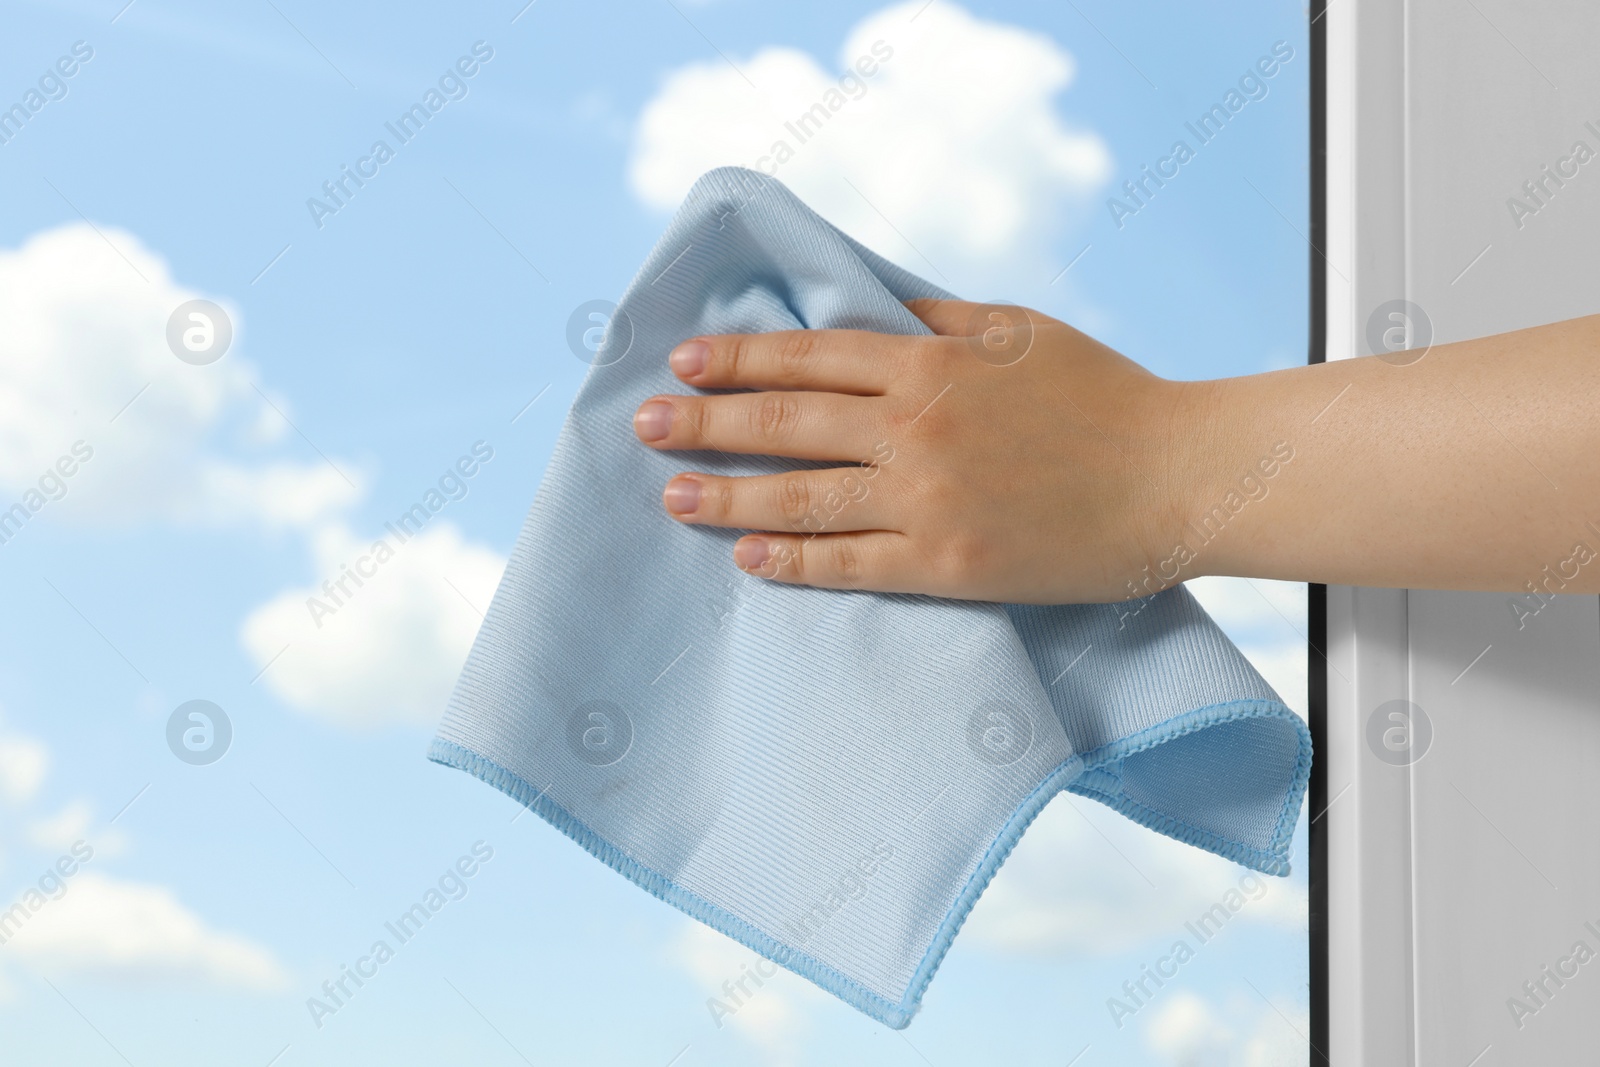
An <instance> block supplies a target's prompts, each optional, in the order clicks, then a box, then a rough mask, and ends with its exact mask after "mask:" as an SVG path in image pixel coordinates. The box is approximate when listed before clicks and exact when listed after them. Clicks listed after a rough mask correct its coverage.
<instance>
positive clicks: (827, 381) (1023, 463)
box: [634, 300, 1194, 604]
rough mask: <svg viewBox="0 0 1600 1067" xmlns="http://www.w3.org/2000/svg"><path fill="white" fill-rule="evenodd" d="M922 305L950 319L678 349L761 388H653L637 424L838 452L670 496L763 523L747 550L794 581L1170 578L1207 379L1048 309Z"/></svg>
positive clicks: (728, 441) (1033, 590)
mask: <svg viewBox="0 0 1600 1067" xmlns="http://www.w3.org/2000/svg"><path fill="white" fill-rule="evenodd" d="M908 307H909V308H910V309H911V311H912V312H913V313H915V314H916V315H917V316H918V317H919V318H921V319H922V320H923V321H924V322H925V323H927V324H928V326H929V327H930V328H931V329H932V330H933V331H934V336H931V337H906V336H899V335H891V334H879V333H869V332H864V331H856V330H795V331H786V332H778V333H766V334H738V335H726V336H718V337H701V338H695V339H691V340H688V341H685V342H683V343H682V344H680V345H679V346H678V347H677V348H676V349H674V350H673V352H672V354H671V357H670V358H671V364H672V368H673V371H674V372H675V373H676V374H677V375H678V377H679V378H681V379H682V380H683V381H684V382H686V383H687V384H689V385H694V386H700V387H704V388H712V389H728V388H741V389H754V390H759V391H758V392H752V393H737V394H726V395H716V396H656V397H652V398H651V399H649V400H647V401H646V402H645V403H644V404H642V405H641V406H640V408H639V410H638V412H637V414H636V415H635V416H634V429H635V432H636V433H637V434H638V436H639V439H640V440H641V441H644V442H645V443H647V444H648V445H650V446H651V447H652V448H658V449H690V450H696V449H708V448H715V449H718V450H720V451H723V452H740V453H757V454H763V455H776V456H789V457H793V458H796V459H808V460H836V461H838V464H839V465H838V467H837V468H833V469H824V470H799V471H793V472H789V473H784V474H774V475H766V476H760V477H744V478H729V477H719V476H715V475H710V474H701V473H684V474H679V475H677V476H675V477H674V478H673V479H672V480H671V481H669V482H668V483H667V485H666V488H665V491H664V493H663V494H662V500H663V503H664V504H665V506H666V509H667V512H668V513H669V514H670V515H672V516H673V517H674V518H676V519H678V520H679V521H681V522H689V523H703V524H706V525H711V526H726V527H733V528H738V529H748V530H755V531H763V532H759V533H753V534H751V535H750V536H747V537H744V538H741V539H740V540H739V541H738V542H737V543H736V544H735V546H734V551H733V555H734V560H735V562H736V563H737V564H738V565H739V566H740V567H741V568H743V569H744V570H746V571H747V572H749V573H751V574H756V575H760V576H762V577H766V578H772V579H775V580H777V581H782V582H794V583H802V584H807V585H814V586H822V587H826V588H837V589H847V588H854V589H871V590H880V591H887V592H905V593H929V594H934V595H937V596H945V597H958V598H963V599H971V600H991V601H1003V602H1012V603H1041V604H1043V603H1069V602H1082V601H1114V600H1121V599H1125V598H1127V597H1129V596H1131V595H1146V594H1148V593H1152V592H1156V591H1158V590H1159V589H1160V588H1162V587H1164V584H1170V583H1157V584H1154V585H1152V584H1150V582H1149V580H1148V578H1149V575H1150V573H1151V572H1150V571H1149V570H1147V568H1150V567H1154V566H1157V565H1159V563H1160V562H1161V561H1162V560H1163V559H1166V558H1167V557H1168V556H1169V555H1170V551H1171V546H1172V545H1173V543H1174V539H1175V537H1176V536H1177V530H1178V528H1179V527H1180V526H1181V525H1182V524H1183V523H1184V522H1185V521H1186V519H1187V518H1188V515H1187V513H1186V511H1185V506H1184V503H1183V501H1182V494H1180V493H1178V492H1175V489H1176V488H1177V487H1178V486H1180V485H1181V484H1182V483H1183V480H1184V478H1185V477H1186V472H1185V471H1183V470H1180V469H1178V467H1177V464H1176V463H1175V458H1176V457H1177V456H1178V455H1179V454H1180V452H1183V451H1190V450H1192V445H1193V440H1192V438H1193V432H1194V431H1193V430H1191V429H1190V428H1189V427H1188V426H1187V425H1186V417H1187V415H1186V413H1187V411H1188V410H1189V408H1190V406H1191V396H1192V394H1193V389H1192V388H1191V387H1190V386H1188V385H1187V384H1185V383H1178V382H1170V381H1166V380H1164V379H1161V378H1158V377H1156V376H1155V375H1153V374H1150V373H1149V372H1148V371H1146V370H1144V369H1143V368H1141V367H1139V366H1138V365H1137V364H1135V363H1133V362H1132V361H1130V360H1128V359H1126V358H1124V357H1123V356H1121V355H1118V354H1117V353H1116V352H1114V351H1112V350H1111V349H1109V348H1107V347H1106V346H1105V345H1102V344H1100V343H1099V342H1097V341H1095V340H1093V339H1092V338H1090V337H1087V336H1085V335H1084V334H1082V333H1079V332H1078V331H1077V330H1075V329H1073V328H1072V327H1071V326H1068V325H1066V324H1065V323H1063V322H1058V321H1057V320H1055V319H1052V318H1049V317H1047V316H1044V315H1041V314H1038V313H1037V312H1031V311H1027V310H1026V309H1023V308H1018V307H1012V306H1007V305H980V304H969V303H965V302H962V301H937V300H923V301H914V302H912V303H911V304H909V305H908ZM1183 577H1185V578H1188V577H1193V574H1192V573H1185V574H1184V575H1183Z"/></svg>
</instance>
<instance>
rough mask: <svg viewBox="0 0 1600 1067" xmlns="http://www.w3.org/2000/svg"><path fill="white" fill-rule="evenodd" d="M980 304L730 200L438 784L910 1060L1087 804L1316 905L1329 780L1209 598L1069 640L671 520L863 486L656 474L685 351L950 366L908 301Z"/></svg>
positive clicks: (560, 495)
mask: <svg viewBox="0 0 1600 1067" xmlns="http://www.w3.org/2000/svg"><path fill="white" fill-rule="evenodd" d="M948 295H949V294H947V293H945V292H943V291H942V290H940V289H939V288H937V287H936V286H933V285H930V284H928V283H927V282H925V281H923V280H922V279H920V278H918V277H916V276H914V275H912V274H909V273H907V272H906V271H904V270H901V269H900V268H898V267H896V266H894V265H893V264H890V263H889V262H887V261H886V260H884V259H882V258H880V257H879V256H877V255H875V254H874V253H872V252H870V251H868V250H867V249H865V248H863V247H862V246H861V245H859V244H857V243H856V242H854V241H852V240H851V239H850V238H848V237H846V236H844V235H843V234H841V233H840V232H839V231H838V230H836V229H835V228H834V227H832V226H831V225H829V224H828V223H827V222H825V221H824V220H822V219H821V218H819V217H818V216H817V215H816V214H814V213H813V212H812V211H811V210H810V209H808V208H807V207H806V206H805V205H804V204H802V203H801V202H800V201H799V200H798V199H796V198H795V196H794V195H793V194H792V193H790V192H789V191H788V189H786V188H784V187H783V185H782V184H780V183H778V182H777V181H775V180H773V179H769V178H766V177H764V176H762V175H759V174H756V173H754V172H751V171H746V170H740V169H735V168H726V169H719V170H715V171H712V172H710V173H709V174H707V175H705V176H704V177H703V178H701V179H700V181H699V182H698V183H696V185H695V187H694V189H693V190H692V191H691V192H690V194H689V196H688V198H687V200H686V201H685V202H684V204H683V207H682V208H681V209H680V210H679V212H678V214H677V216H676V217H675V218H674V219H673V220H672V222H671V224H670V225H669V226H668V227H667V231H666V234H665V235H664V236H663V237H662V238H661V241H660V243H658V244H657V245H656V247H655V250H654V251H653V252H652V253H651V254H650V258H649V259H648V260H647V261H646V262H645V265H644V268H643V269H642V270H641V271H640V272H639V275H638V276H637V277H636V278H635V279H634V282H633V284H632V285H631V286H629V288H628V291H627V293H626V294H625V295H624V296H623V298H622V301H621V303H620V304H619V305H618V308H617V311H616V314H615V317H614V318H613V320H612V322H611V324H610V326H609V328H608V329H607V332H606V338H605V342H604V343H603V344H602V346H601V347H600V350H599V352H598V354H597V357H596V359H595V361H594V363H595V365H594V366H593V367H592V369H591V370H590V371H589V375H588V378H587V379H586V380H585V382H584V384H583V388H582V390H581V391H580V392H579V394H578V397H577V400H576V401H575V403H574V404H573V406H572V410H571V412H570V413H569V415H568V416H567V420H566V424H565V426H564V427H563V428H562V431H561V435H560V438H559V439H558V441H557V442H556V446H555V453H554V455H553V457H552V459H551V461H550V466H549V468H548V469H547V470H546V472H545V476H544V481H543V483H542V484H541V485H540V487H539V491H538V494H537V496H536V498H535V499H534V502H533V507H532V510H531V511H530V512H529V514H528V518H527V521H526V523H525V524H524V526H523V528H522V533H521V536H520V537H519V538H518V540H517V544H516V547H515V549H514V550H513V552H512V554H511V559H510V562H509V564H508V565H507V567H506V572H505V577H504V578H503V579H502V581H501V583H500V588H499V590H498V591H497V592H496V593H495V597H494V602H493V603H492V604H491V605H490V608H489V613H488V616H487V618H486V619H485V621H484V624H483V627H482V629H481V630H480V632H479V633H478V637H477V641H476V643H475V644H474V645H473V648H472V652H471V655H470V656H469V657H468V659H467V663H466V667H465V669H464V670H463V671H462V674H461V679H460V682H459V683H458V684H457V687H456V690H455V693H454V695H453V697H452V698H451V701H450V705H449V709H448V711H447V712H446V714H445V717H444V721H443V723H442V724H441V726H440V727H439V733H438V737H437V738H436V739H435V740H434V741H433V743H432V745H431V747H430V748H429V751H428V755H429V757H430V758H431V759H434V760H436V761H438V762H440V763H445V764H449V765H451V766H454V767H459V768H461V769H463V770H466V771H468V772H469V773H471V774H474V775H477V776H478V777H479V778H481V779H483V780H484V781H486V782H488V783H490V784H491V785H494V786H495V787H497V788H499V789H501V790H503V791H505V792H506V793H508V794H510V795H511V796H512V797H514V798H516V799H517V800H518V801H520V802H522V803H523V804H526V805H528V806H530V807H532V808H533V810H534V811H536V812H538V813H539V815H541V816H543V817H544V818H545V819H546V820H548V821H549V822H550V823H551V824H553V825H554V826H555V827H556V828H557V829H559V830H561V831H562V832H563V833H565V834H567V835H568V836H570V837H571V838H572V839H573V840H575V841H577V842H578V844H580V845H582V846H583V847H584V848H586V849H588V850H589V851H590V852H591V853H593V854H594V855H596V856H598V857H599V858H600V859H602V860H604V861H605V862H606V863H607V864H609V865H611V866H612V867H613V868H615V869H616V870H618V871H620V872H621V873H623V874H625V875H627V876H628V877H629V878H631V879H632V880H633V881H635V882H637V883H638V884H639V885H641V886H643V887H644V888H646V889H648V890H649V891H650V892H652V893H654V894H655V895H656V896H658V897H661V898H662V899H663V900H666V901H667V902H668V903H671V904H673V905H674V906H676V907H678V908H681V909H682V910H683V911H685V912H687V913H689V914H690V915H692V916H694V917H695V918H697V919H699V920H700V921H702V922H705V923H707V924H709V925H710V926H712V927H715V928H716V929H718V930H720V931H722V932H723V933H725V934H727V935H728V936H730V937H732V938H735V939H736V940H738V941H741V942H743V943H744V944H745V945H748V946H749V947H750V948H752V949H754V950H755V951H756V952H758V953H760V954H761V955H763V956H766V957H768V958H770V959H772V960H774V961H776V962H777V963H779V964H781V965H783V966H784V967H787V968H789V969H791V970H793V971H796V972H798V973H799V974H802V975H804V976H806V977H807V978H809V979H811V980H812V981H814V982H816V983H817V984H818V985H820V986H821V987H822V988H824V989H827V990H828V991H830V992H832V993H834V994H836V995H837V996H839V997H840V998H842V999H843V1000H845V1001H847V1002H848V1003H850V1004H852V1005H854V1006H855V1007H857V1008H859V1009H861V1010H862V1011H864V1012H866V1013H867V1014H869V1015H871V1016H872V1017H873V1018H875V1019H878V1020H880V1021H882V1022H884V1023H887V1024H888V1025H890V1026H893V1027H896V1028H903V1027H905V1026H906V1025H907V1024H908V1023H909V1022H910V1021H911V1017H912V1016H913V1015H914V1014H915V1013H916V1011H917V1008H918V1005H919V1003H920V1001H921V999H922V995H923V992H924V990H925V989H926V988H927V985H928V982H929V980H930V979H931V978H932V977H933V973H934V971H935V970H937V969H938V966H939V962H940V960H941V959H942V958H943V956H944V953H945V951H946V949H948V948H949V946H950V942H951V939H952V938H953V937H954V936H955V933H956V931H957V930H958V929H959V928H960V926H961V923H962V921H963V920H964V919H965V918H966V915H967V913H968V911H969V910H970V909H971V907H972V905H973V903H974V902H975V901H976V900H977V898H978V896H979V894H980V893H982V892H983V889H984V887H985V886H986V885H987V884H988V882H989V879H990V878H991V877H993V875H994V873H995V871H996V870H997V869H998V868H999V866H1000V864H1001V863H1002V862H1003V861H1004V860H1005V857H1006V855H1007V854H1008V853H1009V852H1010V851H1011V848H1012V846H1013V845H1014V844H1015V843H1016V841H1017V838H1018V837H1019V836H1020V835H1021V834H1022V832H1023V830H1024V829H1025V828H1026V827H1027V826H1028V824H1029V822H1031V821H1032V819H1033V818H1034V816H1035V815H1036V814H1038V812H1039V810H1040V809H1041V808H1042V807H1043V806H1044V805H1045V803H1046V802H1047V801H1049V800H1050V798H1051V797H1052V796H1053V795H1055V794H1056V793H1057V792H1059V791H1060V790H1062V789H1070V790H1071V791H1073V792H1075V793H1078V794H1080V795H1083V796H1087V797H1092V798H1094V799H1096V800H1099V801H1101V802H1102V803H1104V804H1107V805H1109V806H1110V807H1112V808H1115V809H1116V810H1117V811H1120V812H1122V813H1123V814H1124V815H1126V816H1128V817H1129V818H1131V819H1135V820H1137V821H1138V822H1141V823H1143V824H1144V825H1146V826H1148V827H1150V828H1152V829H1154V830H1157V831H1160V832H1161V833H1164V834H1169V835H1171V836H1172V837H1175V838H1177V839H1179V840H1181V841H1186V842H1188V843H1190V844H1192V845H1196V846H1198V847H1200V848H1204V849H1209V850H1210V851H1212V852H1216V853H1219V854H1221V855H1223V856H1227V857H1229V858H1231V859H1233V860H1236V861H1237V862H1239V863H1241V864H1244V865H1246V866H1248V867H1251V868H1254V869H1255V870H1259V871H1264V872H1268V873H1271V874H1285V873H1287V872H1288V860H1287V856H1288V850H1289V838H1290V834H1291V833H1292V831H1293V829H1294V825H1295V820H1296V818H1297V816H1298V813H1299V808H1300V802H1301V797H1302V795H1303V794H1304V791H1305V785H1306V779H1307V775H1308V773H1309V771H1310V766H1311V739H1310V735H1309V733H1308V732H1307V730H1306V727H1305V725H1304V724H1303V723H1302V722H1301V720H1300V719H1299V718H1298V717H1297V716H1296V715H1294V714H1293V713H1292V712H1291V711H1289V709H1288V708H1286V707H1285V706H1284V705H1283V704H1282V702H1281V701H1279V699H1278V698H1277V695H1276V694H1275V693H1274V692H1273V691H1272V689H1271V688H1270V687H1269V686H1268V685H1267V684H1266V682H1265V681H1263V680H1262V679H1261V677H1260V675H1258V674H1257V673H1256V672H1255V670H1253V669H1252V668H1251V666H1250V665H1249V663H1248V662H1246V660H1245V659H1244V657H1243V656H1242V655H1241V654H1240V653H1239V651H1238V650H1237V649H1236V648H1235V647H1234V646H1233V645H1232V643H1231V642H1229V640H1228V639H1227V638H1226V637H1225V636H1224V635H1223V634H1222V632H1221V631H1220V630H1219V629H1218V628H1217V626H1216V625H1215V623H1213V622H1212V621H1211V619H1210V617H1209V616H1207V615H1206V613H1205V612H1204V611H1203V610H1202V609H1201V608H1200V607H1199V605H1198V604H1197V603H1196V602H1195V601H1194V599H1193V597H1191V596H1190V594H1189V592H1188V591H1187V590H1185V589H1184V588H1182V587H1181V586H1179V587H1175V588H1173V589H1170V590H1168V591H1166V592H1163V593H1158V594H1156V595H1155V596H1153V597H1150V598H1147V599H1145V600H1143V601H1133V602H1129V603H1124V604H1120V605H1105V604H1096V605H1075V606H1064V607H1036V606H1015V605H1001V604H987V603H975V602H964V601H955V600H943V599H937V598H932V597H923V596H904V595H886V594H878V593H864V592H835V591H827V590H819V589H810V588H805V587H801V586H791V585H782V584H778V583H773V582H767V581H763V580H762V579H759V578H752V577H746V576H744V575H743V574H742V573H741V572H739V571H738V570H736V569H735V568H734V566H733V564H732V562H731V549H732V545H733V542H734V541H735V540H736V539H737V538H738V537H739V536H740V531H735V530H720V529H714V528H710V527H705V526H688V525H682V524H679V523H678V522H675V521H673V520H672V519H670V518H668V517H667V515H666V514H665V513H664V512H663V510H662V507H661V489H662V486H663V485H664V484H665V483H666V481H667V479H668V478H670V477H671V476H672V475H673V474H675V473H677V472H679V471H682V470H687V469H698V470H703V471H708V472H713V473H722V474H731V475H747V474H762V473H770V472H775V471H781V470H785V469H792V468H795V467H799V466H818V467H827V466H836V465H837V464H830V463H816V464H802V463H798V462H796V461H792V460H784V459H778V458H772V457H752V456H739V455H730V454H723V453H718V452H694V453H682V452H679V453H669V452H657V451H654V450H652V449H649V448H646V447H645V446H643V445H641V444H640V443H639V442H638V440H637V439H636V438H635V437H634V433H633V429H632V421H631V420H632V416H633V412H634V410H635V408H637V406H638V405H639V404H640V403H641V402H642V401H643V400H644V399H645V398H646V397H647V396H649V395H651V394H653V393H674V392H676V393H683V392H688V391H690V387H688V386H685V385H683V384H682V383H681V382H679V381H678V380H677V379H676V378H675V377H674V376H673V375H672V373H671V372H670V370H669V369H668V366H667V360H666V356H667V353H668V351H669V350H670V349H671V348H672V347H673V346H674V345H676V344H677V343H678V342H680V341H682V340H684V339H685V338H688V337H692V336H695V335H697V334H715V333H745V332H761V331H768V330H787V329H796V328H800V327H807V328H829V327H850V328H855V329H868V330H878V331H882V332H887V333H900V334H918V333H926V332H927V330H926V328H925V327H924V326H923V325H922V323H921V322H919V321H918V320H917V319H916V318H915V317H914V316H912V315H911V314H910V313H909V312H908V311H907V310H906V309H905V308H904V307H903V306H902V305H901V301H903V300H908V299H911V298H913V297H921V296H934V297H947V296H948ZM562 358H565V357H564V356H563V357H562ZM1064 462H1066V460H1064ZM719 995H720V991H719Z"/></svg>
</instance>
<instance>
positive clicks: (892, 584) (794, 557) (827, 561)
mask: <svg viewBox="0 0 1600 1067" xmlns="http://www.w3.org/2000/svg"><path fill="white" fill-rule="evenodd" d="M733 559H734V563H735V564H737V565H738V566H739V568H740V569H741V570H743V571H745V572H746V573H748V574H753V575H756V576H757V577H760V578H769V579H771V580H773V581H777V582H783V583H785V584H788V585H811V586H816V587H817V588H819V589H858V590H869V589H870V590H875V591H878V592H884V593H898V592H910V591H911V590H912V588H913V583H914V581H915V579H916V577H917V571H918V567H917V564H916V557H915V553H914V552H913V551H912V549H911V539H910V538H909V537H907V536H906V535H905V534H903V533H895V532H891V531H888V530H870V531H865V532H862V533H838V534H827V535H824V536H822V537H804V536H800V535H798V534H771V533H764V534H755V535H752V536H750V537H742V538H740V539H739V540H738V541H737V542H735V543H734V546H733ZM924 577H925V576H924Z"/></svg>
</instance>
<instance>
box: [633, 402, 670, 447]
mask: <svg viewBox="0 0 1600 1067" xmlns="http://www.w3.org/2000/svg"><path fill="white" fill-rule="evenodd" d="M633 432H634V433H636V434H638V435H639V440H641V441H660V440H662V439H664V438H665V437H666V436H667V434H669V433H671V432H672V405H671V404H669V403H667V402H666V401H665V400H652V401H650V402H649V403H648V404H646V405H644V406H643V407H641V408H640V409H639V410H638V411H637V412H636V413H635V414H634V416H633Z"/></svg>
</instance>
